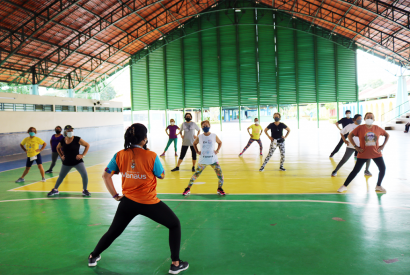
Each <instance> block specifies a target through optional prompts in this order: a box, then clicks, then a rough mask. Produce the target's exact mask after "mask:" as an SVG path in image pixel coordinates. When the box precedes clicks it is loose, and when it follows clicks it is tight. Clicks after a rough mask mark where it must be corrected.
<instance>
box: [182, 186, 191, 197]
mask: <svg viewBox="0 0 410 275" xmlns="http://www.w3.org/2000/svg"><path fill="white" fill-rule="evenodd" d="M189 194H191V189H190V188H189V187H187V188H185V190H184V192H183V193H182V195H183V196H188V195H189Z"/></svg>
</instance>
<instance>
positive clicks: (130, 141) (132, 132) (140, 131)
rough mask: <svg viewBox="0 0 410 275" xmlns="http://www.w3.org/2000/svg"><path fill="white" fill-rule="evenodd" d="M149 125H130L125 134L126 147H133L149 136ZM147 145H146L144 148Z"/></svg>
mask: <svg viewBox="0 0 410 275" xmlns="http://www.w3.org/2000/svg"><path fill="white" fill-rule="evenodd" d="M147 132H148V131H147V127H145V126H144V125H143V124H141V123H134V124H132V125H131V126H130V127H128V129H127V131H125V134H124V149H125V150H127V149H129V148H131V147H132V145H137V144H140V143H141V141H143V140H144V139H145V138H146V137H147ZM146 147H147V146H146V145H144V149H147V148H146Z"/></svg>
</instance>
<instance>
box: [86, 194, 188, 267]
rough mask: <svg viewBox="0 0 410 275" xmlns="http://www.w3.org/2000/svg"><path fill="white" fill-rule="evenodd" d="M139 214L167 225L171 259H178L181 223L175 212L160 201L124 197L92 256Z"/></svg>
mask: <svg viewBox="0 0 410 275" xmlns="http://www.w3.org/2000/svg"><path fill="white" fill-rule="evenodd" d="M139 214H140V215H143V216H145V217H147V218H150V219H151V220H153V221H155V222H157V223H159V224H162V225H163V226H165V227H168V229H169V247H170V249H171V259H172V261H179V248H180V245H181V225H180V223H179V219H178V217H177V216H176V215H175V213H174V212H173V211H172V210H171V209H170V208H169V207H168V206H167V205H166V204H165V203H163V202H162V201H161V202H159V203H157V204H141V203H138V202H135V201H133V200H130V199H128V198H126V197H123V198H122V199H121V202H120V204H119V205H118V209H117V212H116V213H115V216H114V220H113V221H112V224H111V226H110V228H109V229H108V231H107V233H105V234H104V236H102V238H101V240H100V241H99V242H98V244H97V246H96V247H95V249H94V251H93V252H92V256H93V257H96V256H98V255H100V254H101V253H102V252H103V251H104V250H106V249H107V248H108V247H109V246H110V245H111V244H112V242H113V241H114V240H115V239H116V238H118V237H119V236H120V235H121V233H122V232H123V231H124V229H125V228H126V227H127V225H128V224H129V223H130V222H131V221H132V219H134V218H135V217H136V216H137V215H139Z"/></svg>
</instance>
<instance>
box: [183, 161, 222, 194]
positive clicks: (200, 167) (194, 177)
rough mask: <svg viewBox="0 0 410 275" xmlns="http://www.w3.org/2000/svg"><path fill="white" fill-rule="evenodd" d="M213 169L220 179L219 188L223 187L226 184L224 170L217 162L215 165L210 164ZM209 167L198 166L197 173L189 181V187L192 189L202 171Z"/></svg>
mask: <svg viewBox="0 0 410 275" xmlns="http://www.w3.org/2000/svg"><path fill="white" fill-rule="evenodd" d="M210 165H211V167H212V168H213V169H214V171H215V173H216V176H217V177H218V187H222V185H223V184H224V175H222V169H221V166H220V165H219V163H217V162H215V163H214V164H210ZM207 166H208V164H198V167H197V168H196V171H195V173H194V174H193V175H192V177H191V179H190V180H189V185H188V187H189V188H191V186H192V185H193V184H194V181H196V179H197V178H198V177H199V176H200V175H201V173H202V171H204V170H205V168H206V167H207Z"/></svg>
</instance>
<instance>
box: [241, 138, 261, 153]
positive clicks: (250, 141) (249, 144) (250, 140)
mask: <svg viewBox="0 0 410 275" xmlns="http://www.w3.org/2000/svg"><path fill="white" fill-rule="evenodd" d="M254 141H256V142H258V144H259V150H260V153H261V154H262V149H263V148H262V141H261V140H260V139H251V138H250V139H249V141H248V144H247V145H246V146H245V148H243V151H242V153H241V154H243V153H244V152H245V151H246V149H248V148H249V146H251V144H252V143H253V142H254Z"/></svg>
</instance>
